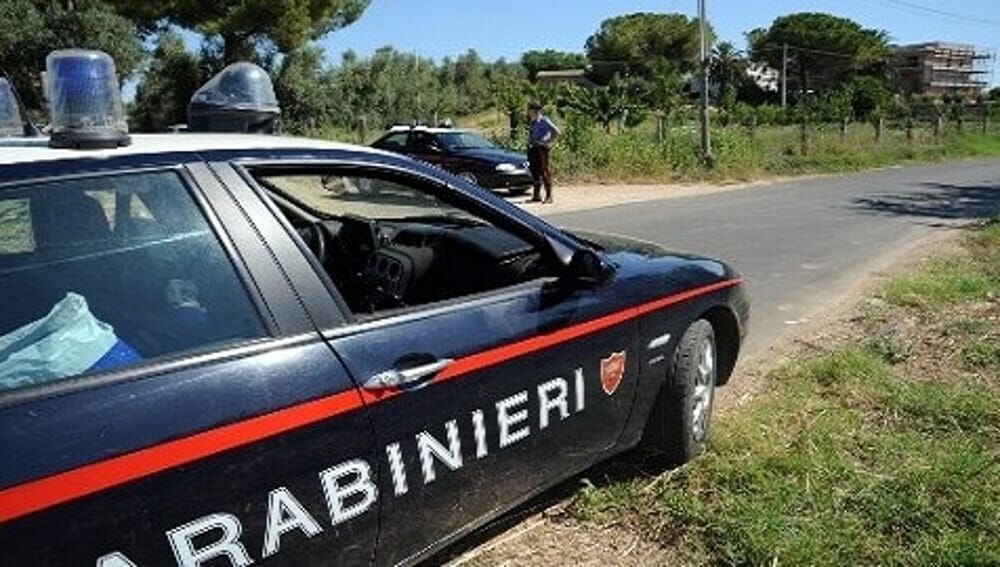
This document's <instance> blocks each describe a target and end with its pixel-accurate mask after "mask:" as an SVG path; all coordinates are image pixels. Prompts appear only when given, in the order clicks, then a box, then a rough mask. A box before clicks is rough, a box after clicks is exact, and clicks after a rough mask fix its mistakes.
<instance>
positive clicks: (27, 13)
mask: <svg viewBox="0 0 1000 567" xmlns="http://www.w3.org/2000/svg"><path fill="white" fill-rule="evenodd" d="M70 47H80V48H84V49H100V50H101V51H105V52H107V53H108V54H109V55H111V57H112V58H113V59H114V60H115V64H116V66H117V69H118V78H119V79H121V80H124V79H126V78H127V77H129V76H130V75H132V73H133V72H134V71H135V70H136V69H137V68H138V66H139V64H140V63H141V61H142V57H143V53H142V44H141V43H140V41H139V38H138V30H137V29H136V26H135V25H134V24H133V23H132V22H131V21H129V20H127V19H126V18H124V17H122V16H120V15H119V14H117V13H115V12H114V11H113V10H112V9H111V7H110V6H108V5H107V4H106V3H104V2H99V1H97V0H77V1H75V2H51V1H47V0H2V1H0V70H3V71H4V72H6V73H9V74H10V76H11V79H13V81H14V84H15V85H16V87H17V89H18V92H19V93H20V95H21V98H22V99H23V100H24V104H25V106H27V107H28V108H29V109H30V110H33V111H36V112H37V111H40V110H41V109H42V102H43V100H42V89H41V80H40V75H39V73H40V72H41V71H42V70H43V69H44V68H45V56H46V54H47V53H48V52H50V51H52V50H55V49H64V48H70Z"/></svg>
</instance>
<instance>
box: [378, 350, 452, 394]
mask: <svg viewBox="0 0 1000 567" xmlns="http://www.w3.org/2000/svg"><path fill="white" fill-rule="evenodd" d="M452 362H455V361H454V360H453V359H450V358H442V359H440V360H435V361H434V362H430V363H427V364H421V365H420V366H414V367H411V368H403V369H396V368H393V369H390V370H383V371H382V372H379V373H378V374H375V375H374V376H372V377H371V378H369V379H368V381H367V382H365V389H366V390H385V389H388V388H399V387H402V386H413V385H416V384H420V383H421V382H424V381H427V380H429V379H431V378H433V377H434V376H435V375H436V374H437V373H438V372H441V371H442V370H444V369H445V368H448V367H449V366H451V363H452Z"/></svg>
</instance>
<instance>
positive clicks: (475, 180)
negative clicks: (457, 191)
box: [458, 171, 479, 185]
mask: <svg viewBox="0 0 1000 567" xmlns="http://www.w3.org/2000/svg"><path fill="white" fill-rule="evenodd" d="M458 176H459V177H461V178H462V179H464V180H466V181H468V182H469V183H472V184H473V185H479V179H478V178H477V177H476V174H474V173H469V172H468V171H463V172H461V173H459V174H458Z"/></svg>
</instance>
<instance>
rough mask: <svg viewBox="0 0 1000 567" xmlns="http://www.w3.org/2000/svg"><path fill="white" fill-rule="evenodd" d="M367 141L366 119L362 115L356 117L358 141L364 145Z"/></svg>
mask: <svg viewBox="0 0 1000 567" xmlns="http://www.w3.org/2000/svg"><path fill="white" fill-rule="evenodd" d="M367 139H368V117H367V116H365V115H364V114H362V115H361V116H358V140H359V141H360V142H361V143H362V144H364V143H365V140H367Z"/></svg>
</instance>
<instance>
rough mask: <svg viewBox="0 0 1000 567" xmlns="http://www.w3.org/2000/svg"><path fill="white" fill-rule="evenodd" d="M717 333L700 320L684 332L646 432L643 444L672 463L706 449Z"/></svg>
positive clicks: (713, 391)
mask: <svg viewBox="0 0 1000 567" xmlns="http://www.w3.org/2000/svg"><path fill="white" fill-rule="evenodd" d="M716 362H717V358H716V344H715V331H714V330H713V328H712V324H711V323H709V322H708V321H706V320H704V319H699V320H697V321H695V322H694V323H692V324H691V326H690V327H688V328H687V330H686V331H685V332H684V335H683V336H682V337H681V339H680V342H679V343H678V345H677V348H676V350H675V351H674V359H673V364H672V365H671V368H670V371H669V373H668V375H667V378H666V380H665V381H664V383H663V386H662V387H661V388H660V392H659V394H658V395H657V398H656V402H655V403H654V405H653V410H652V411H651V412H650V415H649V420H648V421H647V423H646V430H645V432H644V433H643V445H644V446H645V448H646V449H647V450H649V451H650V452H653V453H656V454H658V455H660V456H662V457H664V458H666V459H667V460H668V461H670V462H671V463H673V464H682V463H686V462H687V461H690V460H691V459H693V458H694V457H697V456H698V455H699V454H701V453H702V451H704V450H705V444H706V442H707V441H708V431H709V423H710V419H711V416H712V403H713V401H714V397H715V378H716V368H717V364H716Z"/></svg>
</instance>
